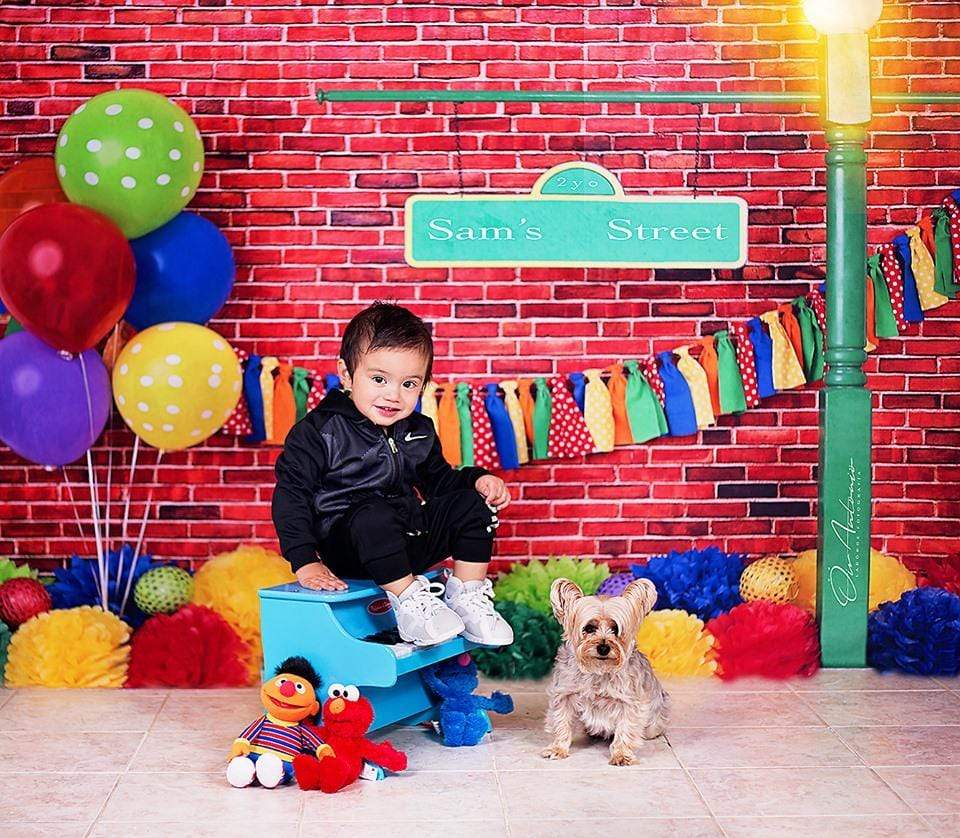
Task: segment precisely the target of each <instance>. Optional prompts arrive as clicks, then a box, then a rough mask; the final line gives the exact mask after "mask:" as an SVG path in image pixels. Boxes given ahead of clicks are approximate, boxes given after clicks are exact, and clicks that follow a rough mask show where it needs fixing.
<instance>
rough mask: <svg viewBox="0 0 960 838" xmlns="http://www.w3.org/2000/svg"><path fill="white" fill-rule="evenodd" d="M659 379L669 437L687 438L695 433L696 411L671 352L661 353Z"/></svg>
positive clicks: (688, 387)
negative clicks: (661, 381)
mask: <svg viewBox="0 0 960 838" xmlns="http://www.w3.org/2000/svg"><path fill="white" fill-rule="evenodd" d="M657 357H658V358H659V359H660V378H661V379H663V397H664V406H663V412H664V413H666V414H667V427H669V428H670V436H689V435H690V434H695V433H696V432H697V411H696V408H694V406H693V396H692V395H691V393H690V385H689V384H687V380H686V379H685V378H684V377H683V374H682V373H681V372H680V370H678V369H677V366H676V364H675V363H674V362H673V353H672V352H661V353H660V354H659V355H658V356H657Z"/></svg>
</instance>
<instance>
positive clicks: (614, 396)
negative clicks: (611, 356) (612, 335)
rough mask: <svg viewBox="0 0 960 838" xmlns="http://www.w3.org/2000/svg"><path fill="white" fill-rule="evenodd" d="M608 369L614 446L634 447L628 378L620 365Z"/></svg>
mask: <svg viewBox="0 0 960 838" xmlns="http://www.w3.org/2000/svg"><path fill="white" fill-rule="evenodd" d="M607 369H608V370H609V371H610V380H609V381H608V382H607V389H608V390H609V391H610V402H611V404H612V406H613V444H614V445H632V444H633V432H632V431H631V430H630V419H629V417H628V416H627V377H626V376H625V375H624V374H623V367H622V366H621V365H620V364H619V363H617V364H611V365H610V366H609V367H607Z"/></svg>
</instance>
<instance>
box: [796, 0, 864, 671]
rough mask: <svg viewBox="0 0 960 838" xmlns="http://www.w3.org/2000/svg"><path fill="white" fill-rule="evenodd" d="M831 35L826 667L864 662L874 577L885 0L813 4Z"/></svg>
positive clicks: (823, 518) (822, 490)
mask: <svg viewBox="0 0 960 838" xmlns="http://www.w3.org/2000/svg"><path fill="white" fill-rule="evenodd" d="M804 10H805V12H806V15H807V18H808V19H809V21H810V22H811V23H812V24H813V25H814V26H815V27H816V29H817V30H818V31H819V32H820V33H822V34H823V35H825V36H826V38H825V40H826V55H825V60H824V62H823V78H822V82H823V85H822V86H823V98H822V102H823V113H822V118H823V122H824V126H825V128H826V136H827V144H828V147H829V148H828V151H827V155H826V162H827V348H826V361H827V372H826V375H825V376H824V384H825V386H824V388H823V391H822V393H821V398H820V470H819V487H818V489H819V492H818V494H819V504H818V511H817V551H818V552H817V555H818V568H817V574H818V586H817V613H818V615H819V620H820V643H821V647H822V661H823V665H824V666H828V667H842V666H864V665H866V652H867V599H868V596H867V595H868V589H869V573H870V500H871V492H870V479H871V474H870V434H871V416H870V412H871V406H870V391H869V390H867V388H866V386H865V385H866V376H865V375H864V373H863V362H864V361H865V360H866V357H867V356H866V352H865V351H864V345H865V343H866V322H865V320H866V317H865V310H864V305H865V277H866V258H867V187H866V179H867V175H866V163H867V156H866V153H865V152H864V149H863V145H864V141H865V140H866V136H867V132H866V126H867V124H868V123H869V122H870V119H871V116H872V113H871V103H870V101H871V91H870V42H869V37H868V36H867V31H868V30H869V29H870V28H871V27H872V26H873V25H874V24H875V23H876V22H877V20H879V18H880V13H881V12H882V11H883V0H804Z"/></svg>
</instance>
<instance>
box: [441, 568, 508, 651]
mask: <svg viewBox="0 0 960 838" xmlns="http://www.w3.org/2000/svg"><path fill="white" fill-rule="evenodd" d="M493 597H494V593H493V583H492V582H491V581H490V580H489V579H484V580H483V581H477V582H461V581H460V580H459V579H457V577H456V576H451V577H450V578H449V579H448V580H447V591H446V595H445V596H444V599H445V600H446V603H447V605H449V606H450V608H452V609H453V610H454V611H456V612H457V614H458V615H459V617H460V619H461V620H463V625H464V632H463V636H464V637H465V638H467V640H470V641H472V642H474V643H479V644H480V645H481V646H509V645H510V644H511V643H513V629H512V628H511V627H510V623H508V622H507V621H506V620H504V619H503V617H501V616H500V614H498V613H497V611H496V610H495V609H494V607H493Z"/></svg>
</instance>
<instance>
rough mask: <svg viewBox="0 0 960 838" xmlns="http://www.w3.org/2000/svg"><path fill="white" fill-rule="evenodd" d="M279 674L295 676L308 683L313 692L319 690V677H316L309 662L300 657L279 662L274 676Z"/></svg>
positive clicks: (314, 670) (296, 656)
mask: <svg viewBox="0 0 960 838" xmlns="http://www.w3.org/2000/svg"><path fill="white" fill-rule="evenodd" d="M281 673H286V674H288V675H296V676H297V677H298V678H303V680H304V681H308V682H309V683H310V686H312V687H313V689H314V690H319V689H320V676H319V675H317V670H316V669H314V668H313V665H312V664H311V663H310V661H308V660H307V659H306V658H304V657H301V656H300V655H295V656H294V657H292V658H287V659H286V660H284V661H280V665H279V666H278V667H277V668H276V669H275V670H274V675H280V674H281Z"/></svg>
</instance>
